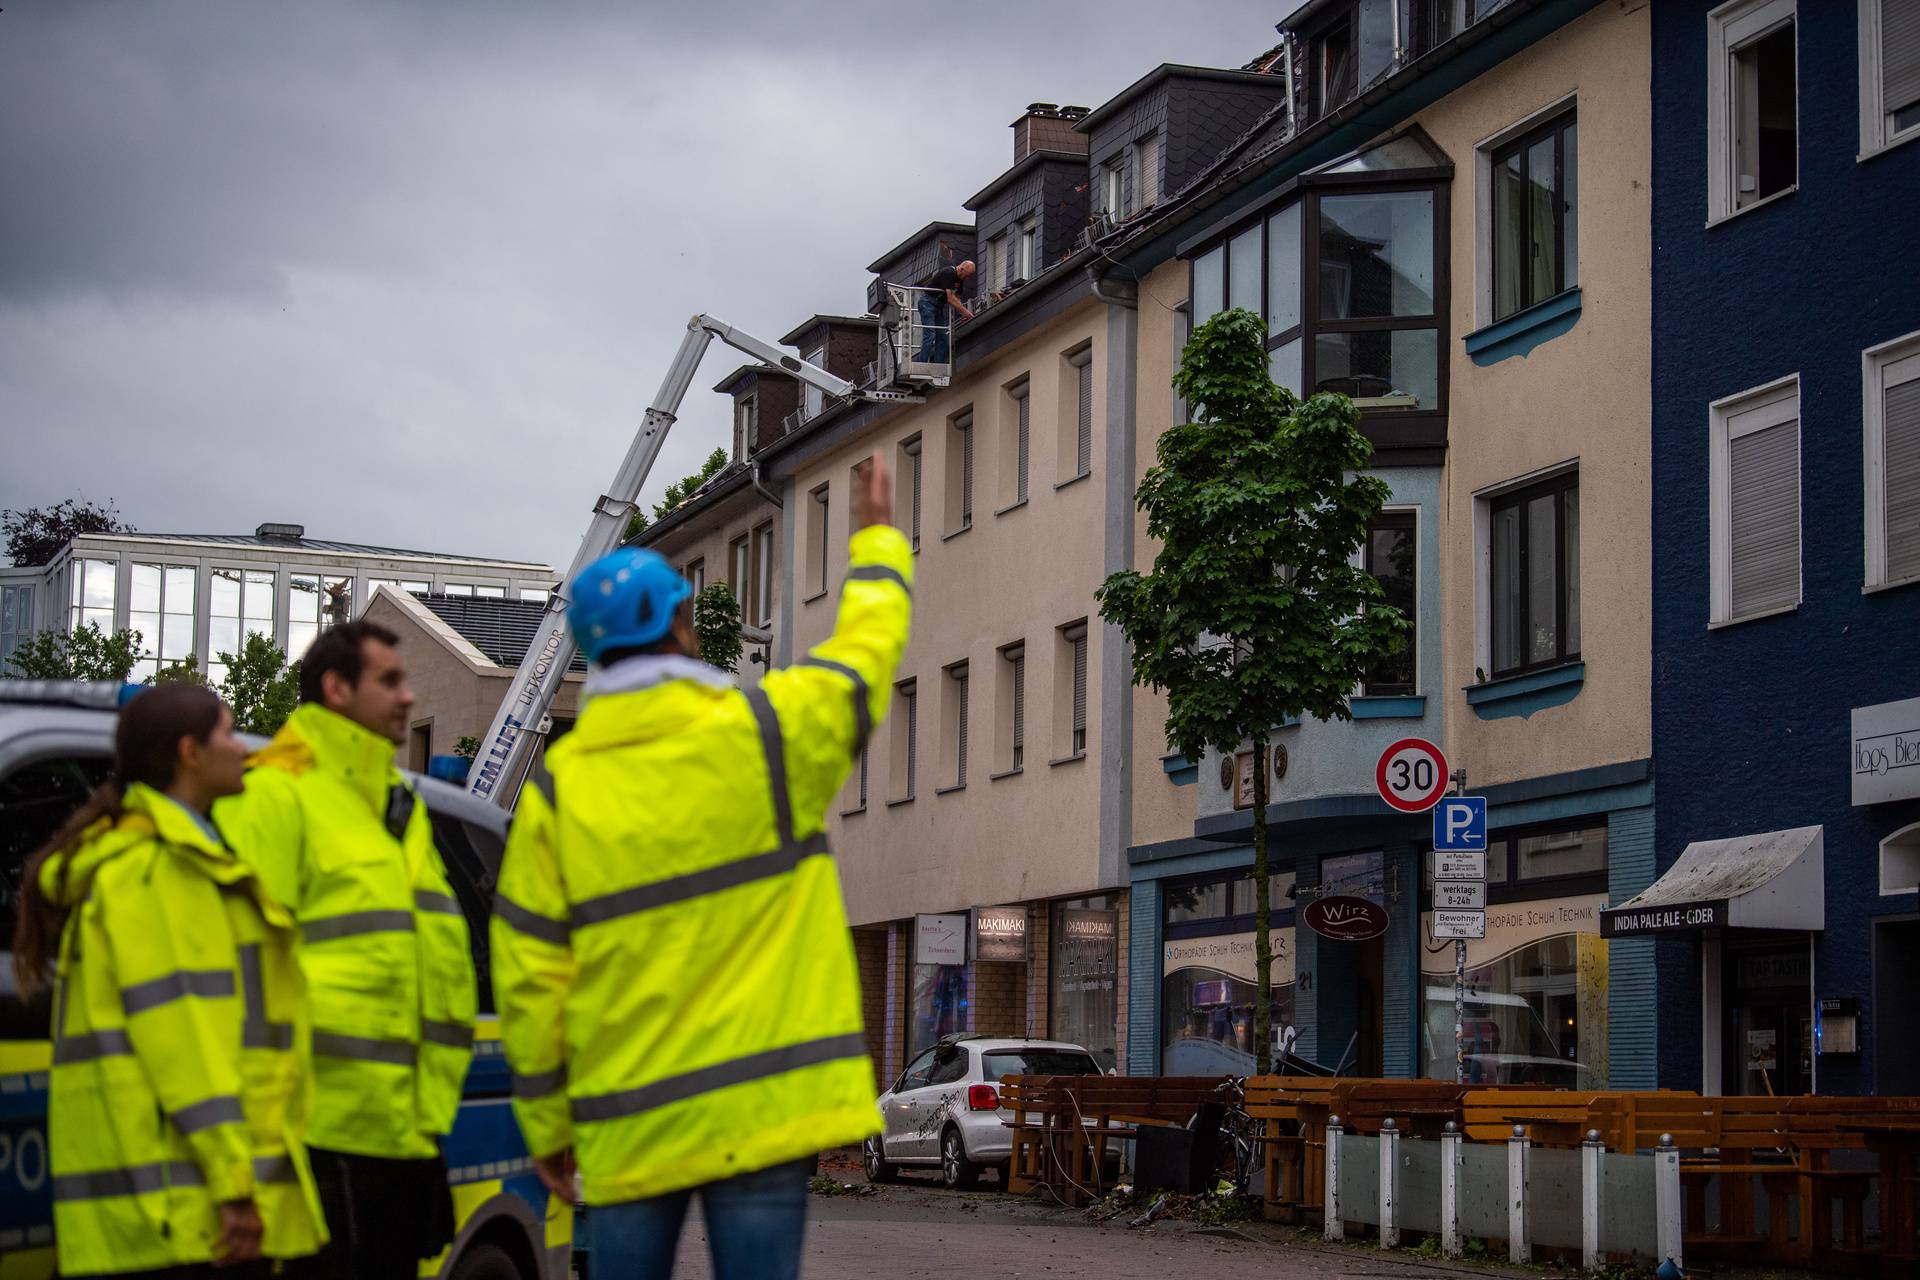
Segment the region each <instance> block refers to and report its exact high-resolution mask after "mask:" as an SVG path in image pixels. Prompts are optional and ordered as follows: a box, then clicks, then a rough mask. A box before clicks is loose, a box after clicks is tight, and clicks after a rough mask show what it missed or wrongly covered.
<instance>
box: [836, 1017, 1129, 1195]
mask: <svg viewBox="0 0 1920 1280" xmlns="http://www.w3.org/2000/svg"><path fill="white" fill-rule="evenodd" d="M1100 1074H1101V1070H1100V1064H1099V1062H1097V1061H1096V1060H1095V1059H1094V1056H1093V1055H1092V1054H1091V1053H1088V1052H1087V1051H1086V1050H1085V1049H1083V1048H1081V1047H1080V1046H1079V1045H1077V1044H1065V1043H1062V1042H1061V1041H1058V1040H992V1039H988V1038H985V1037H977V1036H948V1037H946V1038H945V1039H943V1040H941V1041H940V1043H939V1044H936V1045H935V1046H933V1048H931V1049H928V1050H927V1051H925V1052H924V1053H922V1054H920V1055H919V1056H918V1057H916V1058H915V1059H914V1060H913V1061H912V1062H909V1063H908V1064H907V1069H906V1070H905V1071H902V1072H901V1073H900V1078H899V1079H898V1080H895V1081H894V1082H893V1087H892V1088H891V1089H888V1090H887V1091H886V1092H885V1093H883V1094H881V1095H880V1115H881V1120H882V1122H883V1124H884V1131H883V1132H882V1133H881V1135H880V1136H879V1137H878V1138H868V1139H867V1143H866V1148H865V1151H864V1152H863V1163H864V1164H865V1166H866V1172H867V1181H868V1182H892V1181H893V1179H894V1175H895V1174H896V1173H897V1172H898V1171H899V1170H900V1169H901V1168H915V1167H924V1168H934V1167H936V1166H937V1167H938V1168H939V1170H940V1180H941V1181H942V1182H943V1183H945V1184H946V1185H947V1186H949V1187H951V1188H953V1189H955V1190H965V1189H966V1188H968V1187H971V1186H973V1185H975V1184H976V1183H977V1182H978V1181H979V1180H980V1171H981V1170H982V1169H986V1168H994V1169H996V1170H998V1171H999V1174H1000V1182H1001V1185H1002V1186H1004V1185H1006V1181H1007V1162H1008V1161H1009V1160H1010V1159H1011V1158H1012V1156H1013V1130H1012V1129H1010V1128H1008V1127H1007V1125H1006V1123H1005V1121H1006V1120H1009V1119H1011V1118H1012V1114H1013V1113H1012V1112H1010V1111H1002V1110H1001V1107H1000V1088H999V1084H1000V1080H1001V1078H1002V1077H1003V1076H1097V1075H1100Z"/></svg>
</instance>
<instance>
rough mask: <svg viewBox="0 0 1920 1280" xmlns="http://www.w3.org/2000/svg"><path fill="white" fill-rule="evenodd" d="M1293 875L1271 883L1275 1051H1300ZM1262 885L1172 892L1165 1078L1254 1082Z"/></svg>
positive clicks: (1166, 943) (1231, 881)
mask: <svg viewBox="0 0 1920 1280" xmlns="http://www.w3.org/2000/svg"><path fill="white" fill-rule="evenodd" d="M1293 880H1294V878H1293V874H1292V873H1291V872H1285V873H1281V874H1278V875H1275V876H1273V877H1271V889H1270V895H1271V902H1272V916H1271V928H1270V941H1271V945H1272V948H1273V962H1272V965H1271V966H1270V968H1269V970H1268V974H1269V978H1270V981H1271V983H1272V993H1271V1001H1270V1004H1269V1006H1268V1007H1269V1009H1270V1011H1271V1014H1272V1037H1273V1040H1272V1047H1273V1049H1274V1051H1275V1054H1276V1055H1277V1053H1278V1052H1279V1051H1280V1050H1283V1049H1290V1048H1291V1047H1292V1046H1293V1043H1294V1038H1295V1035H1296V1030H1295V1026H1294V981H1295V978H1294V954H1295V953H1294V912H1293V910H1292V901H1291V894H1290V891H1291V889H1292V887H1293ZM1254 887H1255V886H1254V880H1253V877H1251V876H1244V875H1243V876H1237V877H1218V878H1212V879H1207V880H1200V881H1189V882H1186V883H1178V884H1173V885H1169V886H1168V887H1167V888H1166V889H1165V891H1164V901H1165V907H1164V912H1165V915H1164V921H1163V925H1162V938H1163V942H1162V957H1161V1014H1160V1034H1161V1044H1160V1071H1161V1073H1162V1074H1165V1075H1247V1074H1249V1073H1251V1072H1252V1071H1253V1070H1254V1043H1255V1042H1254V1017H1253V1014H1254V1000H1255V998H1256V995H1257V986H1256V979H1255V975H1256V974H1257V973H1258V968H1257V966H1256V963H1255V959H1254V940H1255V939H1254V929H1253V909H1254V902H1253V898H1254Z"/></svg>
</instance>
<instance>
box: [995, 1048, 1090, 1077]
mask: <svg viewBox="0 0 1920 1280" xmlns="http://www.w3.org/2000/svg"><path fill="white" fill-rule="evenodd" d="M1099 1074H1100V1064H1099V1063H1097V1062H1095V1061H1094V1060H1093V1059H1092V1058H1091V1057H1089V1056H1088V1055H1087V1054H1084V1053H1082V1052H1080V1051H1079V1050H1077V1049H1004V1050H1001V1051H999V1052H997V1053H989V1054H987V1055H986V1077H987V1079H989V1080H998V1079H1000V1077H1002V1076H1097V1075H1099Z"/></svg>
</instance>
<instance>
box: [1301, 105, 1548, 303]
mask: <svg viewBox="0 0 1920 1280" xmlns="http://www.w3.org/2000/svg"><path fill="white" fill-rule="evenodd" d="M1579 109H1580V95H1579V94H1577V93H1569V94H1567V95H1565V96H1564V97H1560V98H1556V99H1554V100H1553V101H1552V102H1549V103H1548V104H1547V105H1545V106H1544V107H1539V108H1537V109H1535V110H1533V111H1530V112H1528V113H1527V114H1526V115H1524V116H1522V117H1521V118H1520V119H1518V120H1516V121H1514V122H1513V123H1512V124H1510V125H1507V126H1506V127H1505V128H1503V129H1501V130H1500V131H1499V132H1498V133H1495V134H1492V135H1489V136H1488V137H1485V138H1482V139H1480V141H1478V142H1476V143H1474V144H1473V327H1474V328H1476V329H1484V328H1486V327H1487V326H1488V325H1490V324H1492V323H1493V232H1494V227H1493V153H1494V152H1496V151H1499V150H1500V149H1502V148H1503V147H1505V146H1506V145H1507V144H1508V143H1510V142H1512V141H1514V140H1515V139H1516V138H1521V137H1524V136H1526V135H1527V134H1529V133H1532V132H1533V131H1534V130H1535V129H1537V128H1539V127H1540V126H1541V125H1543V124H1545V123H1546V122H1547V121H1549V120H1551V119H1553V118H1554V117H1555V116H1557V115H1561V114H1564V113H1565V112H1568V111H1573V112H1576V113H1577V112H1578V111H1579ZM1576 163H1578V161H1576ZM1576 190H1577V188H1576ZM1302 234H1304V231H1303V232H1302ZM1570 248H1571V249H1572V250H1573V260H1574V261H1575V262H1578V261H1579V258H1578V256H1577V255H1578V254H1579V252H1580V246H1579V245H1578V244H1575V245H1572V246H1570Z"/></svg>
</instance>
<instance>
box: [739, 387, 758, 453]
mask: <svg viewBox="0 0 1920 1280" xmlns="http://www.w3.org/2000/svg"><path fill="white" fill-rule="evenodd" d="M759 423H760V397H759V396H757V395H754V394H751V393H749V394H747V395H744V396H741V397H740V398H739V399H738V400H736V401H734V402H733V460H734V461H735V462H738V461H740V460H741V459H742V458H745V457H746V456H747V455H748V454H749V453H752V452H753V436H754V428H755V427H756V426H758V425H759Z"/></svg>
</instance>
